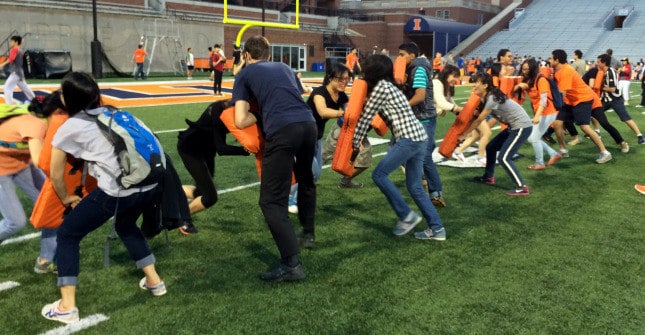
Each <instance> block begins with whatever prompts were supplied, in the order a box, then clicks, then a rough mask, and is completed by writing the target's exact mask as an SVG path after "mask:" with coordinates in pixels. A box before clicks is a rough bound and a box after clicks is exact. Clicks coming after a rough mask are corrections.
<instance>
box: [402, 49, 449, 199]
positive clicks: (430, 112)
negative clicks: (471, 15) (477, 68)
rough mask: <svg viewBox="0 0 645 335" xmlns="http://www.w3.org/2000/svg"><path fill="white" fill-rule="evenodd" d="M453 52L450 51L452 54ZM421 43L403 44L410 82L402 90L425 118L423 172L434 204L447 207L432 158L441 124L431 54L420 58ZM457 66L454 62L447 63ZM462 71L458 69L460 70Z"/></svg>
mask: <svg viewBox="0 0 645 335" xmlns="http://www.w3.org/2000/svg"><path fill="white" fill-rule="evenodd" d="M449 55H450V54H449ZM417 56H419V46H418V45H417V44H416V43H414V42H407V43H403V44H401V45H400V46H399V57H403V58H404V59H405V62H406V65H407V67H406V78H407V80H406V82H405V84H404V85H402V91H403V94H404V95H405V97H406V98H407V99H408V102H409V103H410V106H412V111H413V112H414V116H416V117H417V119H418V120H419V121H420V122H421V124H422V125H423V129H425V131H426V135H428V145H427V146H426V151H425V157H424V158H423V176H425V179H426V181H427V184H428V192H429V193H430V199H431V201H432V204H433V205H435V206H437V207H446V201H445V199H444V198H443V194H442V191H443V185H442V184H441V178H440V177H439V171H437V166H436V165H435V163H434V161H433V160H432V153H433V152H434V149H435V147H436V144H435V140H434V134H435V130H436V128H437V110H436V109H435V102H434V91H433V87H432V86H433V85H432V84H433V82H432V69H431V68H430V62H429V61H428V59H427V58H419V57H417ZM447 66H450V67H451V68H456V67H455V66H454V65H446V67H447ZM457 71H458V70H457Z"/></svg>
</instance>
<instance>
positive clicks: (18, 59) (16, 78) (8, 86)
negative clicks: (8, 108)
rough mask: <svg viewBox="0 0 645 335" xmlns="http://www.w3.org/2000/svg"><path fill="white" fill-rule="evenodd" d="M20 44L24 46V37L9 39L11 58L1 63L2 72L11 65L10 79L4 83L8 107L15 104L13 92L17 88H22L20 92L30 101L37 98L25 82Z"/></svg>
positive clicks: (22, 53) (16, 36)
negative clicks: (6, 66)
mask: <svg viewBox="0 0 645 335" xmlns="http://www.w3.org/2000/svg"><path fill="white" fill-rule="evenodd" d="M20 44H22V37H20V36H18V35H14V36H11V38H10V39H9V47H10V48H11V50H9V57H7V60H5V61H4V62H2V63H0V70H2V69H3V68H4V67H5V65H7V64H9V77H7V80H6V81H5V82H4V103H6V104H7V105H12V104H13V90H14V89H15V88H16V86H18V87H20V90H21V91H22V93H23V94H24V95H25V97H26V98H27V100H28V101H31V100H32V99H33V98H35V97H36V95H34V92H32V91H31V88H29V85H27V82H26V81H25V72H24V70H23V64H22V59H23V57H24V52H23V51H22V50H20Z"/></svg>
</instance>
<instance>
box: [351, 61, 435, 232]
mask: <svg viewBox="0 0 645 335" xmlns="http://www.w3.org/2000/svg"><path fill="white" fill-rule="evenodd" d="M363 65H364V66H363V76H364V79H365V81H366V82H367V92H368V98H367V103H366V104H365V109H364V110H363V113H362V114H361V117H360V119H359V120H358V124H357V126H356V131H355V132H354V139H353V147H354V152H358V151H359V148H360V145H361V142H362V140H363V138H364V137H365V136H366V135H367V132H368V131H369V129H370V123H371V121H372V119H373V118H374V116H375V115H376V114H377V113H378V114H379V115H380V116H381V117H382V118H383V120H384V121H385V123H386V124H387V125H388V127H389V128H390V130H391V131H392V134H393V136H394V144H393V145H392V146H391V147H390V149H389V150H388V152H387V155H386V156H385V157H384V158H383V159H382V160H381V161H380V162H379V164H378V165H377V166H376V168H375V169H374V172H372V179H373V180H374V183H375V184H376V185H377V186H378V188H379V189H380V190H381V192H383V194H384V195H385V197H386V198H387V200H388V202H389V203H390V205H391V206H392V209H394V212H395V213H396V216H397V217H398V218H399V220H398V221H397V223H396V226H395V227H394V229H393V230H392V232H393V233H394V235H397V236H401V235H405V234H407V233H408V232H410V231H411V230H412V229H413V228H414V227H415V226H416V225H417V224H419V222H421V220H422V219H423V218H425V219H426V221H428V229H426V230H424V231H421V232H418V233H415V237H416V238H418V239H424V240H427V239H431V240H438V241H443V240H445V239H446V231H445V229H444V228H443V225H442V224H441V218H440V217H439V213H437V210H436V209H435V208H434V206H433V205H432V203H431V202H430V197H429V196H428V194H427V193H426V192H425V191H424V190H423V186H422V185H421V183H420V180H421V174H422V172H423V158H424V155H425V150H426V145H427V143H428V136H427V135H426V132H425V130H424V129H423V125H422V124H421V123H420V122H419V120H417V118H416V117H415V116H414V112H412V108H411V107H410V104H409V103H408V100H407V99H406V98H405V96H404V95H403V93H402V92H401V91H400V90H399V89H398V88H397V87H396V86H395V85H394V75H393V71H392V69H393V66H392V60H390V58H389V57H387V56H384V55H372V56H369V57H368V58H367V60H366V61H365V63H364V64H363ZM401 165H405V184H406V188H407V189H408V192H409V193H410V196H412V199H413V200H414V202H415V203H416V204H417V206H418V207H419V209H420V210H421V213H422V214H423V218H422V217H421V216H419V215H418V214H417V213H415V212H414V211H413V210H412V209H410V206H408V204H407V203H406V202H405V200H404V199H403V196H402V195H401V192H399V190H398V189H397V188H396V186H394V183H392V181H390V180H389V179H388V176H389V175H390V173H392V171H394V170H396V169H398V167H399V166H401Z"/></svg>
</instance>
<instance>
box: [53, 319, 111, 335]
mask: <svg viewBox="0 0 645 335" xmlns="http://www.w3.org/2000/svg"><path fill="white" fill-rule="evenodd" d="M109 319H110V318H108V317H107V316H105V315H103V314H93V315H90V316H87V317H84V318H82V319H80V320H79V321H78V322H75V323H70V324H68V325H66V326H62V327H58V328H55V329H52V330H49V331H47V332H46V333H41V335H65V334H72V333H77V332H79V331H81V330H83V329H87V328H90V327H92V326H96V325H97V324H99V323H101V322H103V321H107V320H109Z"/></svg>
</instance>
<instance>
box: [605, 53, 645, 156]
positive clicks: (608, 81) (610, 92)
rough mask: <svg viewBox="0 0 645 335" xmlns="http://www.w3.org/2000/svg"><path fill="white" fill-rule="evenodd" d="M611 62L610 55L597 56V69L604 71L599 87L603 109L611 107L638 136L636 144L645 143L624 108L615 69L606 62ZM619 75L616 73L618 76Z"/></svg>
mask: <svg viewBox="0 0 645 335" xmlns="http://www.w3.org/2000/svg"><path fill="white" fill-rule="evenodd" d="M610 62H611V57H610V56H609V55H607V54H604V55H600V56H598V70H600V71H603V72H605V78H604V83H603V85H602V87H601V89H600V90H601V92H602V94H601V99H602V102H603V109H604V110H607V109H609V108H612V109H613V110H614V111H615V112H616V114H618V117H620V120H621V121H623V122H625V124H627V126H629V128H630V129H631V130H632V131H633V132H634V134H636V137H637V138H638V144H645V138H643V134H641V131H640V129H638V126H637V125H636V122H634V120H633V119H632V117H631V116H630V115H629V112H627V108H625V103H624V102H623V97H622V95H621V89H620V88H619V87H618V85H616V78H617V76H616V70H614V69H613V68H611V67H609V66H608V64H610ZM619 77H620V75H618V78H619Z"/></svg>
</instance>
